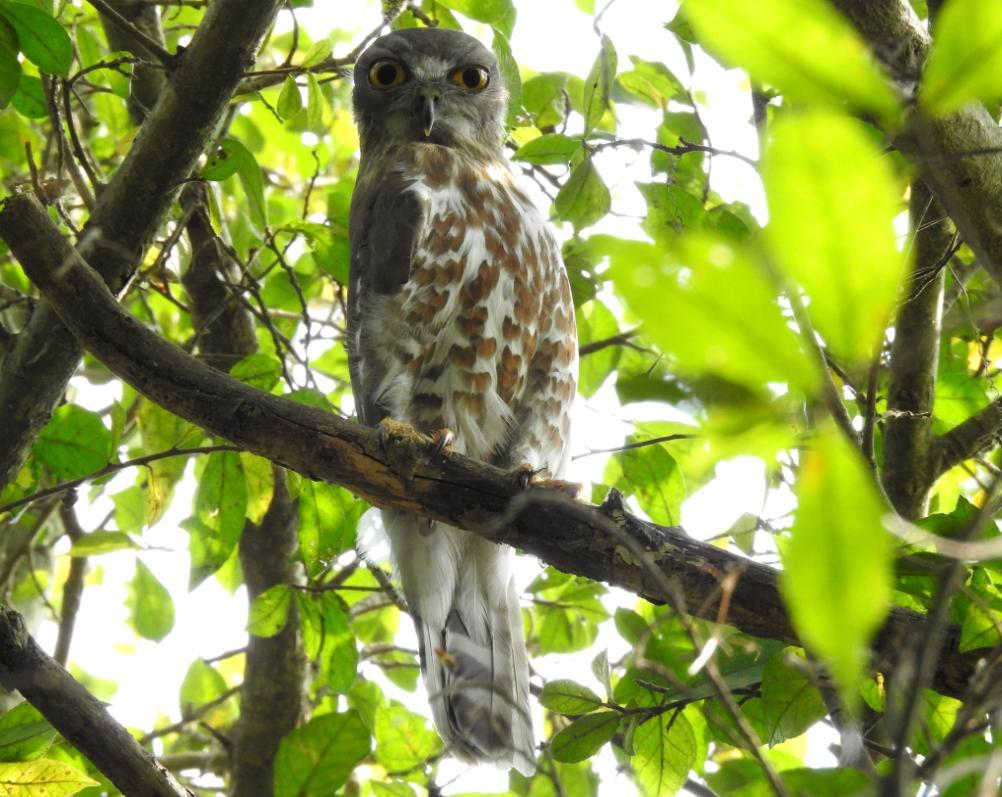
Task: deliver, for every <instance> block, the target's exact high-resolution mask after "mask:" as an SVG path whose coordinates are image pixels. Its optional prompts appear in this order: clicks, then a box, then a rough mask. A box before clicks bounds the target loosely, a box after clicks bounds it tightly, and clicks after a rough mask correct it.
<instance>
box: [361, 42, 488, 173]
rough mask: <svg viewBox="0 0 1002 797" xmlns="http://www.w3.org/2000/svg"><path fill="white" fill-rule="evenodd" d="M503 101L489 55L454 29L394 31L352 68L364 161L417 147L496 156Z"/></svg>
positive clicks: (365, 53) (371, 47)
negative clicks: (375, 153)
mask: <svg viewBox="0 0 1002 797" xmlns="http://www.w3.org/2000/svg"><path fill="white" fill-rule="evenodd" d="M507 100H508V92H507V91H506V90H505V86H504V81H503V80H502V79H501V73H500V72H499V71H498V63H497V59H496V58H495V57H494V54H493V53H492V52H491V51H490V50H488V49H487V48H486V47H484V45H482V44H481V43H480V42H478V41H477V40H476V39H474V38H473V37H472V36H468V35H467V34H465V33H462V32H460V31H457V30H443V29H440V28H411V29H407V30H398V31H394V32H393V33H389V34H387V35H386V36H382V37H380V38H379V39H376V40H375V41H374V42H373V43H372V44H371V45H370V46H369V48H368V49H367V50H366V51H365V52H364V53H363V54H362V56H361V57H360V58H359V59H358V63H357V64H356V65H355V89H354V93H353V101H354V106H355V119H356V121H357V123H358V128H359V137H360V139H361V142H362V153H363V155H365V154H366V151H367V150H374V149H377V148H383V147H392V146H396V145H399V144H409V143H417V142H429V143H435V144H443V145H445V146H450V147H457V148H463V147H471V148H472V147H476V148H488V149H492V150H496V149H497V148H498V147H499V146H500V145H501V142H502V140H503V137H504V119H505V108H506V104H507Z"/></svg>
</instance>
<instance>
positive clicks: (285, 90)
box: [275, 75, 303, 120]
mask: <svg viewBox="0 0 1002 797" xmlns="http://www.w3.org/2000/svg"><path fill="white" fill-rule="evenodd" d="M275 110H276V111H278V115H279V116H281V117H282V118H283V119H286V120H288V119H291V118H292V117H293V116H295V115H296V114H297V113H299V112H300V111H301V110H303V97H302V95H301V94H300V93H299V86H298V85H297V84H296V79H295V78H294V77H293V76H292V75H289V76H288V77H287V78H286V79H285V82H284V83H283V84H282V91H281V92H280V93H279V95H278V104H277V105H276V106H275Z"/></svg>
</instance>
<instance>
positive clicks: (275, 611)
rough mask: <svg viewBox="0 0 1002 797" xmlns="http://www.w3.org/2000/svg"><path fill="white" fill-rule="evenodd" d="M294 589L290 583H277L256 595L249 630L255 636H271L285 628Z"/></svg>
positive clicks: (248, 624) (252, 603) (252, 602)
mask: <svg viewBox="0 0 1002 797" xmlns="http://www.w3.org/2000/svg"><path fill="white" fill-rule="evenodd" d="M292 591H293V590H292V587H290V586H289V585H288V584H276V585H275V586H273V587H269V588H268V589H266V590H265V591H264V592H262V593H260V594H258V595H256V596H254V600H252V601H251V605H250V616H249V619H248V621H247V630H248V631H249V632H250V633H252V634H253V635H254V636H261V637H269V636H275V634H277V633H278V632H279V631H281V630H282V629H283V628H285V624H286V622H287V621H288V619H289V606H290V605H291V601H292Z"/></svg>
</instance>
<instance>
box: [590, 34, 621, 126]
mask: <svg viewBox="0 0 1002 797" xmlns="http://www.w3.org/2000/svg"><path fill="white" fill-rule="evenodd" d="M616 62H617V59H616V48H615V47H614V46H613V44H612V39H610V38H609V37H608V36H604V35H603V36H602V47H601V49H600V50H599V53H598V57H597V58H596V59H595V63H594V64H592V67H591V71H590V72H589V73H588V77H587V78H586V79H585V87H584V109H585V112H584V117H585V130H584V134H585V135H588V134H589V133H591V131H592V130H594V129H595V126H596V125H597V124H598V123H599V122H600V121H601V120H602V117H603V116H605V112H606V111H607V110H609V96H610V94H611V93H612V82H613V81H614V80H615V79H616Z"/></svg>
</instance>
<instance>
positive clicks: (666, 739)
mask: <svg viewBox="0 0 1002 797" xmlns="http://www.w3.org/2000/svg"><path fill="white" fill-rule="evenodd" d="M696 750H697V746H696V736H695V734H694V733H693V729H692V724H691V723H690V722H689V720H688V718H687V717H686V715H685V713H684V712H682V711H669V712H665V713H663V714H660V715H658V716H657V717H655V718H654V719H650V720H647V722H642V723H640V725H638V726H637V729H636V730H635V731H634V732H633V757H632V758H631V759H630V763H631V764H632V765H633V770H634V772H636V776H637V784H638V785H639V786H640V791H641V794H643V795H644V797H668V796H669V795H672V794H675V793H676V792H677V791H678V790H679V789H680V788H681V787H682V785H683V784H684V783H685V781H686V778H688V776H689V770H690V769H692V767H693V765H694V764H695V762H696Z"/></svg>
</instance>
